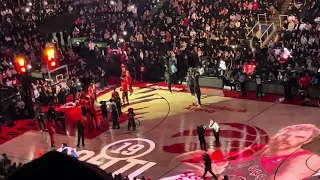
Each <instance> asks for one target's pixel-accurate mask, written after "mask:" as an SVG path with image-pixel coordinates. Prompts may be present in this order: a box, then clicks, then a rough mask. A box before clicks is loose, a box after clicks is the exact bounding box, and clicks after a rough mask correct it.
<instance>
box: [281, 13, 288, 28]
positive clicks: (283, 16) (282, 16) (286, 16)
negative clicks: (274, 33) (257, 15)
mask: <svg viewBox="0 0 320 180" xmlns="http://www.w3.org/2000/svg"><path fill="white" fill-rule="evenodd" d="M288 17H289V16H288V15H282V14H281V15H279V26H280V28H282V19H283V18H286V19H288Z"/></svg>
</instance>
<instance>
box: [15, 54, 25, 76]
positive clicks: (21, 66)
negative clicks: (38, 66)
mask: <svg viewBox="0 0 320 180" xmlns="http://www.w3.org/2000/svg"><path fill="white" fill-rule="evenodd" d="M15 64H16V68H17V70H18V72H19V73H25V72H26V71H27V61H26V59H25V58H24V57H17V58H16V60H15Z"/></svg>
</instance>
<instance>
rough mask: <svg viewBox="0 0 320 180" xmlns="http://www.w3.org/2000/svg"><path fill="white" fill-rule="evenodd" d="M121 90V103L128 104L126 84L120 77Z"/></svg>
mask: <svg viewBox="0 0 320 180" xmlns="http://www.w3.org/2000/svg"><path fill="white" fill-rule="evenodd" d="M120 91H122V104H123V105H129V99H128V84H127V82H126V81H125V80H124V79H121V89H120Z"/></svg>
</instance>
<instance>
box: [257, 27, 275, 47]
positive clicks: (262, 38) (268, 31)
mask: <svg viewBox="0 0 320 180" xmlns="http://www.w3.org/2000/svg"><path fill="white" fill-rule="evenodd" d="M275 28H276V27H275V25H274V23H271V24H270V25H269V26H268V28H267V29H266V30H265V31H264V32H263V33H262V35H261V36H260V38H259V42H260V47H262V46H263V43H264V41H265V40H267V39H268V38H269V36H270V35H271V33H272V32H273V31H274V30H275Z"/></svg>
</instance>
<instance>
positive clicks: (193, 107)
mask: <svg viewBox="0 0 320 180" xmlns="http://www.w3.org/2000/svg"><path fill="white" fill-rule="evenodd" d="M183 109H185V110H188V111H196V112H206V113H214V112H216V110H220V111H229V112H238V113H246V112H247V111H248V110H247V109H237V108H229V107H226V106H217V105H206V104H203V105H201V107H199V106H198V104H196V103H193V104H191V105H189V106H187V107H185V108H183Z"/></svg>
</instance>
